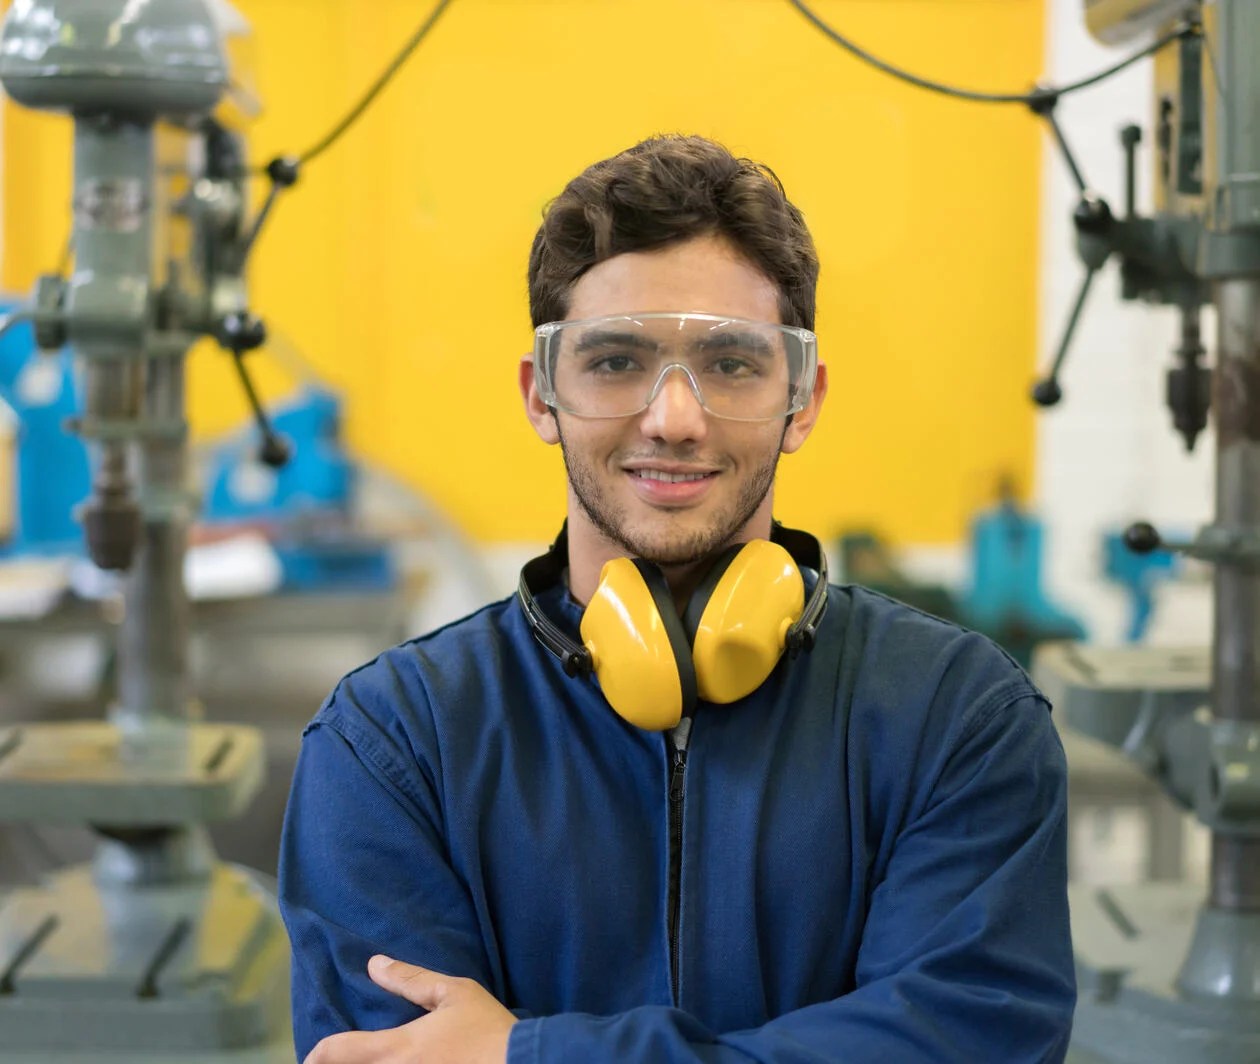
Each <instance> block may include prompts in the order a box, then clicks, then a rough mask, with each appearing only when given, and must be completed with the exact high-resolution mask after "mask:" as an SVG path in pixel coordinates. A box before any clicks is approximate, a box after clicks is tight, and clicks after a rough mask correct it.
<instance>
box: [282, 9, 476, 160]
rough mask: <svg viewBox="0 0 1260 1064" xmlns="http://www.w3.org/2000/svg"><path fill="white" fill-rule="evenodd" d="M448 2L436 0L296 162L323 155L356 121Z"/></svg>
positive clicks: (439, 15)
mask: <svg viewBox="0 0 1260 1064" xmlns="http://www.w3.org/2000/svg"><path fill="white" fill-rule="evenodd" d="M450 4H451V0H438V2H437V4H436V5H434V8H433V10H432V11H430V12H429V17H428V18H426V19H425V20H424V22H423V24H422V25H421V26H420V28H419V29H418V30H416V32H415V33H413V34H412V35H411V39H410V40H409V41H408V42H407V43H406V44H405V45H403V49H402V51H401V52H399V53H398V55H397V56H396V57H395V58H394V61H393V62H392V63H390V64H389V66H387V67H386V68H385V70H384V71H383V72H382V74H381V75H380V77H378V78H377V79H376V83H375V84H374V85H373V86H372V87H371V88H370V89H368V91H367V94H366V95H365V96H364V97H363V99H361V100H360V101H359V102H358V103H357V104H355V106H354V107H352V108H351V109H350V112H349V113H348V114H347V115H346V117H345V118H343V119H342V120H341V121H340V122H339V123H337V125H335V126H334V127H333V128H332V131H331V132H329V133H328V135H327V136H325V137H324V138H323V139H322V140H320V141H319V142H318V143H317V144H315V146H314V147H312V148H308V149H307V150H306V151H305V152H303V153H302V154H301V155H299V156H298V162H300V163H309V162H310V161H311V160H312V159H316V158H318V157H319V156H321V155H323V154H324V152H326V151H327V150H328V149H329V148H331V147H332V146H333V145H334V144H335V143H336V142H337V141H338V140H339V139H340V138H341V136H342V134H344V133H345V132H346V130H348V129H349V128H350V127H351V126H352V125H354V123H355V122H356V121H358V119H359V116H360V115H362V114H363V112H364V111H366V110H367V109H368V107H370V106H371V104H372V101H373V100H375V99H376V97H377V96H379V95H380V94H381V92H382V90H383V89H384V88H385V86H386V85H388V84H389V82H390V80H391V79H392V78H393V76H394V75H395V74H397V73H398V70H399V68H400V67H402V65H403V64H404V63H405V62H407V60H408V59H410V58H411V53H412V52H414V51H415V50H416V48H417V47H419V45H420V42H421V41H423V40H424V39H425V37H427V36H428V35H429V31H430V30H431V29H433V27H434V25H436V23H437V20H438V19H439V18H441V17H442V13H443V12H444V11H445V10H446V9H447V8H448V7H450Z"/></svg>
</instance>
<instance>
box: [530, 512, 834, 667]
mask: <svg viewBox="0 0 1260 1064" xmlns="http://www.w3.org/2000/svg"><path fill="white" fill-rule="evenodd" d="M770 541H771V542H772V543H777V544H779V546H781V547H782V548H783V549H784V550H786V551H787V552H788V554H790V555H791V556H792V559H793V560H794V561H795V562H796V564H797V565H802V566H805V567H806V568H809V569H813V570H814V571H815V572H816V573H817V574H818V580H817V582H816V583H815V584H814V590H813V591H812V592H810V596H809V598H808V599H807V600H806V602H805V608H804V610H803V611H802V612H801V616H800V620H798V621H797V622H796V623H795V624H793V625H792V627H791V628H789V629H788V633H787V638H786V649H787V653H788V656H789V657H792V658H794V657H796V655H797V654H799V653H800V652H801V651H805V652H807V653H808V652H809V651H810V650H813V649H814V641H815V639H816V638H817V636H818V625H819V624H820V623H821V622H822V618H823V614H824V613H825V612H826V610H827V555H826V552H824V551H823V549H822V544H821V543H819V542H818V540H817V539H816V538H815V537H814V536H812V535H810V534H809V533H808V532H802V531H801V530H799V529H795V528H787V527H786V526H784V525H781V524H779V522H778V521H776V522H774V524H773V525H772V526H771V530H770ZM738 546H739V545H737V547H736V548H733V549H732V550H730V551H727V552H724V553H723V555H722V556H721V557H720V558H719V559H718V561H717V562H716V563H715V565H714V569H715V570H717V573H716V576H713V577H712V583H713V586H716V584H717V581H718V580H719V579H720V578H721V576H722V573H724V572H725V571H726V569H727V568H728V567H729V566H730V564H731V561H732V560H733V559H734V557H735V556H736V555H737V554H738ZM568 564H569V533H568V522H565V524H564V525H563V526H562V527H561V529H560V534H559V535H558V536H557V537H556V541H555V542H554V543H553V544H552V545H551V549H550V550H549V551H547V553H546V554H543V555H541V556H539V557H537V558H535V559H533V561H531V562H528V563H527V564H526V565H525V567H524V568H523V569H522V570H521V578H520V581H519V582H518V584H517V587H516V598H517V601H519V602H520V604H521V609H523V610H524V611H525V618H526V620H527V621H528V622H529V626H530V628H531V629H532V630H533V632H534V636H535V638H537V640H538V641H539V642H540V643H541V644H542V645H543V646H544V647H546V648H547V649H548V650H549V651H550V652H551V653H552V654H554V655H555V656H556V657H557V658H559V659H560V664H561V666H562V667H563V669H564V671H565V673H566V674H567V675H569V676H587V675H589V674H590V673H591V671H592V669H593V667H594V666H593V663H592V661H591V655H590V652H589V651H588V650H587V649H586V648H585V647H584V646H582V645H581V644H580V643H578V642H576V641H575V640H573V639H571V638H570V637H569V636H567V635H566V634H565V633H564V632H562V631H561V630H560V629H559V628H558V627H556V625H555V624H554V623H553V622H552V620H551V618H550V617H548V616H547V614H546V613H545V612H543V609H542V607H541V606H539V605H538V600H537V596H538V595H540V594H542V593H543V592H544V591H546V590H548V589H549V588H553V587H555V586H556V585H557V584H559V583H560V582H561V581H562V580H563V578H564V570H565V567H566V566H567V565H568ZM635 564H636V566H637V567H638V568H639V570H640V572H644V573H645V577H646V572H645V568H652V569H654V568H655V567H653V566H649V565H648V563H646V562H637V561H636V563H635ZM656 575H657V576H659V575H660V574H659V572H657V574H656ZM710 576H712V573H710V574H706V577H705V582H706V583H707V582H708V581H709V578H710ZM648 586H649V588H654V587H655V586H656V585H655V584H654V583H653V582H652V581H649V583H648ZM653 597H654V598H655V597H659V596H658V593H657V591H656V590H654V591H653ZM705 597H707V596H693V599H701V600H702V599H703V598H705ZM666 600H667V601H666V602H665V603H660V604H658V608H660V612H661V616H662V617H670V616H675V617H676V616H677V614H676V612H675V611H674V609H673V603H672V600H670V599H669V596H668V589H666ZM665 606H668V607H669V608H665ZM698 622H699V618H695V620H694V622H693V624H694V623H698ZM667 623H668V622H667ZM679 634H682V635H683V636H684V637H685V638H687V639H690V638H691V637H692V636H693V635H694V628H688V627H687V621H686V620H685V619H684V621H683V622H682V623H681V625H680V629H679V631H678V632H674V631H671V632H670V641H671V642H674V641H675V639H676V637H677V636H678V635H679ZM682 657H684V658H685V655H683V656H682ZM693 683H694V679H693Z"/></svg>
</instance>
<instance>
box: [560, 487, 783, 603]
mask: <svg viewBox="0 0 1260 1064" xmlns="http://www.w3.org/2000/svg"><path fill="white" fill-rule="evenodd" d="M773 508H774V499H773V492H771V493H769V494H767V495H766V497H765V499H763V500H762V503H761V505H760V506H759V507H757V510H756V512H755V513H754V514H753V515H752V517H751V518H749V519H748V521H747V522H746V523H745V524H744V526H743V527H742V528H740V529H739V531H738V532H736V533H735V534H734V535H732V536H731V537H730V538H729V539H728V540H726V542H724V543H722V544H721V545H720V546H719V548H718V550H724V549H725V548H727V547H729V546H731V545H732V544H735V543H748V542H750V541H751V540H754V539H769V538H770V525H771V514H772V512H773ZM568 517H569V525H568V529H569V593H570V594H571V595H572V596H573V597H574V598H575V599H576V600H577V601H578V602H579V603H581V604H582V605H583V606H585V605H586V604H587V603H588V602H590V601H591V599H592V598H593V597H594V595H595V589H596V588H597V587H598V586H599V574H600V571H601V570H602V569H603V568H604V564H605V563H606V562H609V561H611V560H612V559H613V558H628V557H630V556H631V555H630V552H629V551H627V550H626V549H625V548H624V547H622V546H621V545H620V544H618V543H614V542H613V541H612V540H610V539H609V538H608V537H607V536H605V535H604V534H603V533H602V532H601V531H600V530H599V529H598V528H596V527H595V525H594V524H593V523H592V522H591V519H590V518H589V517H588V516H587V515H586V511H585V510H584V509H582V506H581V504H580V503H579V502H578V500H577V498H576V496H574V494H573V492H572V491H570V492H569V509H568ZM708 568H709V559H708V558H702V559H700V560H698V561H695V562H689V563H687V564H685V565H667V566H661V572H662V573H664V574H665V579H666V581H667V582H668V583H669V589H670V591H671V592H672V593H673V596H674V603H675V605H677V606H678V608H679V610H680V611H681V610H682V608H683V607H685V606H686V603H687V600H688V599H689V598H690V597H691V593H692V592H693V591H694V590H695V589H696V587H697V586H698V585H699V583H700V581H701V580H702V579H703V578H704V574H705V573H706V572H707V571H708Z"/></svg>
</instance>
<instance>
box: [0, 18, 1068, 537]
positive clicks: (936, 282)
mask: <svg viewBox="0 0 1260 1064" xmlns="http://www.w3.org/2000/svg"><path fill="white" fill-rule="evenodd" d="M238 6H239V7H240V8H241V9H242V10H243V11H244V12H245V13H246V14H247V15H248V16H249V17H250V18H251V19H252V20H253V22H254V25H255V29H256V32H257V38H258V52H259V56H260V62H261V83H262V89H263V92H264V95H265V99H266V103H267V114H266V115H265V117H264V119H263V120H262V121H261V122H260V123H259V124H258V125H257V127H256V134H255V135H254V137H253V145H252V153H253V155H254V157H255V158H256V159H257V160H260V161H265V160H266V159H268V158H270V157H271V156H272V155H274V154H275V153H277V152H278V151H282V150H285V151H294V150H301V149H304V148H306V147H307V146H309V145H310V144H311V143H312V142H313V141H315V140H316V139H318V138H319V137H320V136H322V135H323V133H324V132H325V131H326V130H327V129H328V128H329V126H330V125H331V123H332V122H333V121H334V120H335V119H336V118H338V117H340V115H341V114H342V113H343V111H344V109H345V108H346V107H347V106H348V105H349V103H351V102H352V101H353V100H354V99H356V98H357V96H358V94H359V93H360V92H361V91H362V89H363V88H364V86H365V85H367V84H368V83H369V82H370V81H371V80H372V78H373V77H374V76H375V75H376V74H377V72H378V71H379V69H380V68H381V66H382V65H383V64H384V63H385V62H386V61H387V60H388V59H389V58H390V57H391V56H392V55H393V53H394V52H395V51H396V50H397V48H398V47H399V46H400V45H401V43H402V41H403V40H404V39H405V38H406V37H407V36H408V35H409V33H410V32H411V31H412V29H413V28H414V27H415V25H417V24H418V22H419V20H420V18H421V17H422V16H423V14H424V12H425V11H426V10H427V9H428V6H429V4H428V0H405V2H404V0H238ZM815 7H816V9H817V10H818V11H819V12H820V14H822V15H823V16H824V17H826V18H827V19H829V20H830V21H832V23H833V24H835V25H837V26H839V27H842V28H844V29H845V30H847V31H848V32H849V33H851V34H852V35H853V36H855V37H856V38H857V39H859V40H860V41H862V42H864V43H865V44H867V46H868V47H870V48H871V49H872V50H874V51H875V52H876V53H877V54H881V55H884V56H886V57H888V58H890V59H894V60H896V61H898V62H900V63H901V64H903V65H905V66H907V67H909V68H911V69H913V70H915V71H919V72H922V73H924V74H928V75H932V76H935V77H938V78H942V79H945V80H948V81H952V82H954V83H960V84H965V85H973V86H978V87H994V88H1003V89H1005V88H1011V89H1021V88H1025V87H1027V86H1028V85H1030V84H1031V83H1032V82H1033V81H1034V80H1035V79H1036V78H1037V77H1038V76H1039V74H1040V71H1041V57H1042V46H1043V31H1042V24H1043V14H1044V10H1043V9H1044V4H1043V0H1000V2H996V3H995V2H993V0H948V2H943V0H815ZM659 131H683V132H697V133H702V134H706V135H710V136H713V137H716V138H719V139H721V140H723V141H724V142H725V143H727V144H728V145H729V146H730V147H731V148H732V149H734V150H735V151H736V152H737V153H742V154H748V155H751V156H753V157H756V158H759V159H762V160H764V161H766V162H767V163H769V164H770V165H771V166H772V167H773V168H774V169H775V170H776V172H777V173H778V174H779V176H780V177H781V178H782V179H783V181H784V183H785V184H786V186H787V189H788V192H789V195H791V196H792V197H793V198H794V199H795V201H796V202H797V203H798V204H799V205H800V206H801V207H802V209H803V210H804V212H805V215H806V218H807V219H808V221H809V223H810V225H811V227H812V229H813V232H814V235H815V238H816V240H817V243H818V246H819V251H820V254H821V258H822V263H823V273H822V283H821V291H820V312H819V318H818V330H819V334H820V351H821V353H822V355H823V357H824V359H825V360H826V361H827V362H828V363H829V365H830V369H831V380H832V392H831V396H830V398H829V400H828V404H827V410H826V411H825V414H824V418H823V421H822V423H821V425H820V427H819V429H818V430H817V432H816V435H815V437H814V439H813V440H812V441H811V443H810V445H809V446H807V448H806V449H805V451H804V452H802V453H801V454H800V455H799V456H796V457H794V458H791V459H788V460H786V461H785V462H784V463H783V465H782V467H781V477H780V494H779V505H778V512H779V516H780V517H781V518H783V519H784V520H787V521H789V522H794V523H799V524H803V525H805V526H807V527H811V528H812V529H814V530H815V531H817V532H819V533H822V534H831V533H833V532H835V531H837V530H839V529H840V528H841V527H842V526H844V525H847V524H851V523H855V522H862V521H873V522H875V523H876V524H877V525H878V526H879V527H881V528H882V529H884V530H885V531H886V532H888V533H889V534H891V535H892V536H893V538H895V539H897V540H901V541H907V540H908V541H914V542H933V541H936V542H947V541H950V540H954V539H956V538H957V537H958V536H959V535H960V534H961V533H962V531H963V528H964V522H965V519H966V516H967V514H968V513H969V512H970V511H971V510H973V509H975V508H976V507H978V506H980V505H982V504H985V503H986V502H988V501H989V498H990V490H991V488H992V486H993V483H994V481H995V480H996V477H997V475H998V473H999V472H1000V471H1003V470H1006V471H1010V472H1012V473H1014V474H1015V476H1016V477H1017V478H1018V479H1019V480H1020V481H1021V482H1022V483H1023V485H1024V486H1027V484H1028V480H1029V474H1030V471H1031V459H1032V432H1033V420H1032V418H1033V415H1032V410H1031V409H1030V407H1029V404H1028V403H1027V401H1026V399H1025V396H1026V394H1027V384H1028V382H1029V380H1030V379H1031V375H1032V370H1033V364H1034V358H1035V351H1034V346H1035V327H1034V325H1035V269H1036V237H1037V191H1036V190H1037V185H1038V165H1039V152H1040V136H1041V133H1040V130H1039V128H1038V126H1037V124H1036V122H1035V121H1034V120H1033V119H1032V118H1031V117H1030V116H1029V115H1028V114H1027V112H1026V111H1025V110H1023V109H1022V108H1017V107H983V106H978V105H974V104H965V103H957V102H953V101H950V100H945V99H942V98H939V97H936V96H933V95H929V94H926V93H923V92H920V91H918V90H915V89H912V88H910V87H908V86H904V85H901V84H899V83H896V82H893V81H891V80H890V79H888V78H886V77H884V76H882V75H879V74H877V73H875V72H873V71H871V70H869V69H867V68H865V67H863V66H860V65H858V64H857V63H856V62H855V61H854V60H852V59H850V58H849V57H848V56H847V55H845V54H844V53H842V52H841V51H840V50H839V49H838V48H836V47H835V46H834V45H833V44H831V43H830V42H828V41H827V40H825V39H824V38H823V37H822V36H821V35H820V34H818V33H817V32H816V31H815V30H814V29H813V28H812V27H810V26H809V25H808V24H807V23H806V22H805V20H804V19H803V18H802V17H801V16H800V15H799V14H798V13H796V12H795V11H794V10H793V9H792V8H791V7H790V5H789V4H788V3H787V2H786V0H456V2H455V3H454V4H453V5H452V7H451V9H450V11H449V12H448V14H447V15H446V16H445V18H444V19H443V21H442V22H441V23H440V24H439V26H438V28H437V29H436V30H435V31H434V33H433V35H432V37H431V38H430V39H429V40H428V41H426V42H425V43H424V44H423V45H422V46H421V48H420V50H419V51H418V52H417V53H416V55H415V56H414V57H413V59H412V62H411V63H410V64H409V65H408V66H407V67H406V68H405V69H404V71H403V72H402V73H401V75H400V76H399V77H398V79H397V80H396V82H395V83H394V84H393V85H392V86H391V87H390V88H389V89H388V90H387V92H386V94H385V95H384V96H383V97H382V98H381V99H380V100H379V102H378V103H377V105H376V106H375V108H374V109H373V110H372V111H370V112H369V113H368V115H367V116H366V117H365V118H364V120H363V121H362V122H361V123H360V125H359V126H357V127H356V128H355V129H354V130H353V131H352V132H351V133H350V134H349V136H348V137H347V138H346V139H345V140H344V141H342V142H341V143H340V144H339V145H338V146H337V147H336V148H335V149H334V150H333V151H332V152H331V153H330V154H329V155H327V156H325V157H324V158H323V159H321V160H319V161H317V162H316V163H314V164H312V166H311V168H310V170H309V172H307V173H306V174H305V176H304V179H303V181H302V183H301V184H300V185H299V186H298V187H297V188H296V189H295V190H293V191H292V192H291V193H290V194H289V195H288V196H287V197H286V198H285V199H284V200H283V201H282V202H281V204H280V206H279V208H278V210H277V214H276V217H275V218H274V220H273V221H272V222H271V223H270V228H269V230H268V231H267V233H266V235H265V237H264V238H263V242H262V245H261V247H260V248H259V251H258V254H257V256H256V258H255V263H254V268H253V293H254V297H255V304H256V309H257V311H258V312H259V313H261V314H262V315H263V316H264V317H265V318H266V319H267V320H268V322H269V323H270V324H271V325H272V326H273V328H275V329H278V330H280V331H282V332H283V333H285V334H286V335H287V336H288V337H290V338H291V339H292V340H293V342H294V343H295V344H296V345H297V347H298V348H300V349H301V350H302V351H303V352H305V354H306V355H307V356H308V358H309V359H310V361H311V362H313V363H314V364H315V366H317V367H318V369H319V371H320V372H321V373H322V374H323V375H324V376H325V377H326V378H327V379H328V380H329V381H331V382H332V383H334V384H335V385H337V386H339V387H341V388H343V389H344V390H345V392H346V395H347V397H348V410H347V431H348V437H349V441H350V443H351V445H352V446H353V448H354V449H355V450H356V451H357V452H358V453H360V454H362V455H364V456H366V457H367V458H369V459H371V460H372V461H374V462H377V463H380V464H383V465H384V466H386V467H387V468H389V469H390V470H392V471H394V472H396V473H400V474H402V475H403V476H404V477H405V478H406V479H408V480H409V481H411V482H413V483H414V484H416V485H419V486H421V487H422V488H423V489H425V490H426V491H427V492H429V493H430V494H431V495H432V496H433V497H434V498H435V499H436V500H437V501H438V503H439V504H441V505H442V506H444V507H446V508H447V509H448V510H449V511H450V513H451V514H452V515H453V516H454V517H455V518H456V519H457V520H458V521H459V522H460V523H461V524H463V526H464V527H465V528H466V529H467V530H469V531H470V532H472V533H473V534H475V535H477V536H479V537H481V538H483V539H486V540H523V539H531V540H541V539H545V538H547V537H549V536H550V535H551V534H552V532H553V531H554V529H555V527H556V526H557V524H558V521H559V519H560V516H561V514H562V508H563V472H562V469H563V467H562V465H561V462H560V456H559V454H558V453H557V452H556V451H554V450H552V449H548V448H545V447H543V445H542V444H540V443H538V442H537V441H536V438H535V437H534V436H533V435H532V433H531V430H530V429H529V427H528V425H527V423H526V422H525V419H524V417H523V415H522V414H521V412H520V400H519V397H518V394H517V391H516V370H515V366H516V362H517V359H518V357H519V355H520V354H521V353H522V352H524V351H526V350H527V349H528V348H529V346H530V329H529V318H528V310H527V301H526V294H525V264H526V256H527V253H528V249H529V243H530V240H531V237H532V235H533V232H534V230H535V228H536V226H537V223H538V219H539V212H540V210H541V209H542V206H543V204H544V203H545V202H546V201H547V200H548V199H549V198H550V197H552V196H554V195H555V194H556V193H557V192H558V191H559V190H560V188H561V187H562V186H563V184H564V182H565V181H566V180H567V179H568V178H569V177H571V176H572V175H573V174H575V173H576V172H577V171H578V170H579V169H581V168H582V167H583V166H584V165H586V164H587V163H589V162H592V161H594V160H595V159H597V158H602V157H604V156H607V155H609V154H612V153H613V152H615V151H617V150H619V149H621V148H623V147H625V146H627V145H629V144H630V143H633V142H634V141H636V140H638V139H640V138H642V137H644V136H646V135H649V134H652V133H655V132H659ZM3 136H4V145H3V150H4V154H3V163H4V171H5V189H4V197H3V210H4V219H3V221H4V248H3V271H2V275H0V276H2V281H3V284H4V286H5V287H6V288H7V289H9V290H10V291H13V290H19V291H25V290H26V289H27V288H28V286H29V285H30V283H31V282H32V280H33V278H34V276H35V274H36V273H37V272H38V271H39V270H40V269H43V268H47V267H49V266H50V265H51V264H52V263H54V262H55V261H56V259H57V256H58V254H59V252H60V249H61V246H62V244H63V242H64V240H65V238H66V234H67V231H68V224H69V218H68V213H67V201H68V198H69V176H70V170H69V130H68V126H67V123H66V121H65V120H64V119H58V118H55V117H46V116H33V115H30V114H29V113H23V112H21V111H19V110H18V109H17V108H15V107H13V106H12V105H10V104H7V103H6V105H5V113H4V131H3ZM266 363H267V360H266V358H265V356H263V357H261V358H257V359H256V364H257V365H258V366H259V373H260V377H261V378H262V382H263V385H264V391H265V392H266V393H267V394H269V395H276V394H279V393H281V392H283V391H284V390H285V388H286V387H287V386H288V379H287V378H286V377H285V376H284V374H283V372H282V371H279V370H277V369H276V368H274V366H268V365H267V364H266ZM191 382H192V387H193V389H194V397H193V411H194V420H195V424H196V426H197V428H198V430H199V431H200V432H202V433H204V432H209V431H219V430H223V429H225V428H227V427H229V426H231V425H233V424H235V423H237V422H239V421H241V420H242V419H243V418H244V416H245V405H244V400H243V398H242V397H241V396H240V394H239V391H238V388H237V386H236V384H235V383H234V381H233V378H232V377H231V376H230V374H229V366H228V363H227V360H226V357H225V356H223V355H221V354H219V353H217V352H215V351H214V350H212V349H209V348H205V349H199V350H198V352H197V354H196V355H195V357H194V359H193V372H192V377H191Z"/></svg>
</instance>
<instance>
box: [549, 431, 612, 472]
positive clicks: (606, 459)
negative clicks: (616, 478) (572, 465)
mask: <svg viewBox="0 0 1260 1064" xmlns="http://www.w3.org/2000/svg"><path fill="white" fill-rule="evenodd" d="M560 428H561V431H562V432H563V433H564V445H565V447H566V449H567V450H568V451H569V454H570V457H573V458H576V459H577V460H578V461H579V462H581V463H582V464H583V465H586V466H590V467H595V468H603V467H605V466H608V465H610V464H612V465H615V464H616V463H615V458H616V456H617V454H618V453H620V444H621V435H622V434H621V433H620V432H618V431H616V430H615V429H611V428H610V427H608V426H604V425H600V424H599V423H598V422H591V421H574V420H569V419H566V420H565V421H563V422H562V423H561V425H560Z"/></svg>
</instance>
